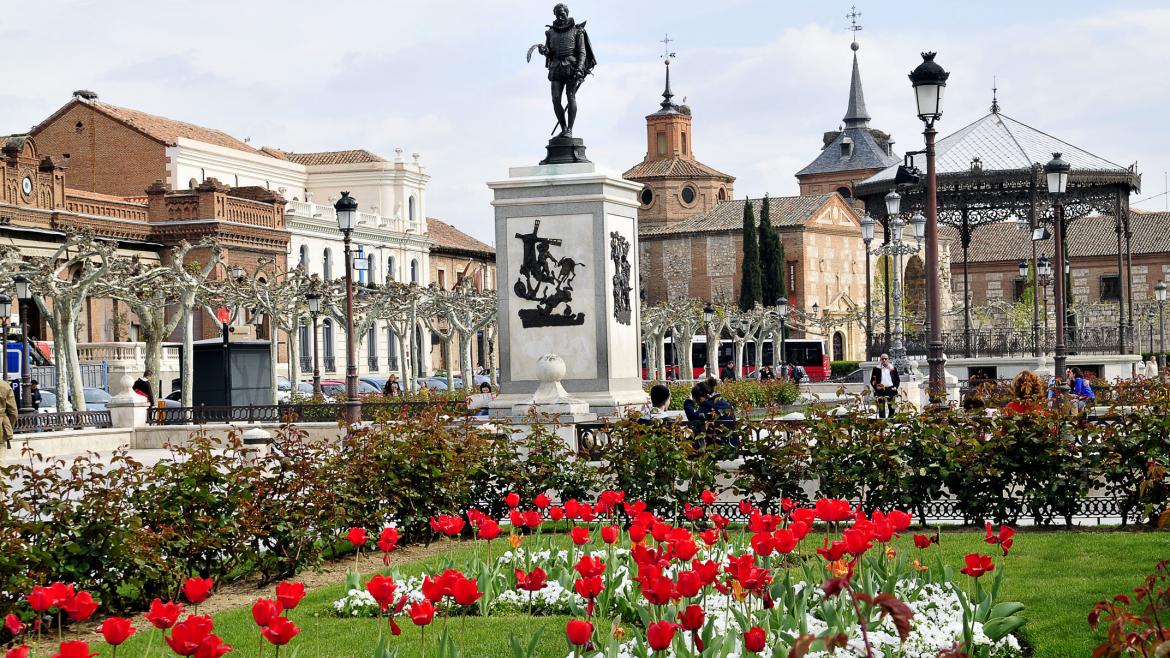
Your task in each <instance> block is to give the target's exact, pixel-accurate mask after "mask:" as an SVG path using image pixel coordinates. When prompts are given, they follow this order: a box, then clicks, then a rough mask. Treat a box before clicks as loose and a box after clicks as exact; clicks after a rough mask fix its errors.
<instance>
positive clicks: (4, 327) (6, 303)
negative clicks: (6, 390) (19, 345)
mask: <svg viewBox="0 0 1170 658" xmlns="http://www.w3.org/2000/svg"><path fill="white" fill-rule="evenodd" d="M11 315H12V298H11V297H9V296H8V295H5V294H3V293H0V332H3V333H2V335H3V336H4V342H3V346H4V347H3V355H4V362H3V363H2V364H0V369H2V375H0V376H3V378H4V379H3V381H8V318H9V317H10V316H11Z"/></svg>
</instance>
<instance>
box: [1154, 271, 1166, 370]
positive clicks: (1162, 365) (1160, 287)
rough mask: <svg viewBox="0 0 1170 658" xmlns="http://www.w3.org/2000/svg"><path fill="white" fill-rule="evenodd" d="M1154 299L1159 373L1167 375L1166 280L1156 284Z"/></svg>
mask: <svg viewBox="0 0 1170 658" xmlns="http://www.w3.org/2000/svg"><path fill="white" fill-rule="evenodd" d="M1154 299H1155V300H1157V302H1158V373H1159V374H1161V376H1162V377H1165V376H1166V313H1165V310H1166V282H1165V281H1158V283H1157V284H1156V285H1155V286H1154Z"/></svg>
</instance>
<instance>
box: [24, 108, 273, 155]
mask: <svg viewBox="0 0 1170 658" xmlns="http://www.w3.org/2000/svg"><path fill="white" fill-rule="evenodd" d="M73 103H84V104H86V105H89V106H90V107H93V108H94V109H96V110H98V111H99V112H102V113H103V114H106V115H107V116H109V117H111V118H113V119H114V120H116V121H120V122H122V123H124V124H126V125H128V126H130V127H131V128H134V129H135V130H138V131H139V132H141V133H143V134H145V135H147V136H148V137H152V138H154V139H156V140H158V141H160V142H162V143H163V144H166V145H167V146H174V145H175V144H176V143H177V142H178V139H179V138H180V137H184V138H186V139H193V140H195V141H199V142H204V143H207V144H214V145H216V146H222V147H224V148H229V149H236V150H238V151H247V152H249V153H257V152H258V150H257V149H254V148H252V147H251V146H249V145H248V144H245V143H244V142H242V141H240V140H238V139H236V138H235V137H232V136H231V135H229V134H227V133H225V132H223V131H221V130H214V129H211V128H204V127H203V126H196V125H195V124H192V123H186V122H183V121H176V120H174V119H167V118H166V117H160V116H157V115H154V114H147V113H146V112H140V111H138V110H131V109H129V108H125V107H118V106H117V105H110V104H109V103H103V102H101V101H96V100H83V99H80V98H79V99H74V100H73V101H72V102H71V103H70V104H68V105H66V106H65V108H62V110H59V111H58V112H57V113H56V114H54V115H53V116H52V117H50V118H49V119H46V122H47V121H49V120H51V119H53V118H54V117H56V116H57V114H60V112H61V111H63V110H64V109H66V108H68V107H71V106H72V104H73ZM34 132H35V129H34Z"/></svg>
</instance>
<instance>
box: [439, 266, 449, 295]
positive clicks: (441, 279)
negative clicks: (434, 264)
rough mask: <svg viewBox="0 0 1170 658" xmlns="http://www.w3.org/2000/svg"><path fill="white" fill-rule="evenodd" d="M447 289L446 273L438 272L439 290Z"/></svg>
mask: <svg viewBox="0 0 1170 658" xmlns="http://www.w3.org/2000/svg"><path fill="white" fill-rule="evenodd" d="M446 287H447V273H446V272H444V271H443V270H439V289H440V290H442V289H444V288H446Z"/></svg>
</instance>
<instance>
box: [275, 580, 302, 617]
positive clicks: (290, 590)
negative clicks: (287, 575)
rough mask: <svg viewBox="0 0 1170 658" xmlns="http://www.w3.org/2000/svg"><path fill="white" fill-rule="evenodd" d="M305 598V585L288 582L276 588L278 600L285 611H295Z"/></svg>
mask: <svg viewBox="0 0 1170 658" xmlns="http://www.w3.org/2000/svg"><path fill="white" fill-rule="evenodd" d="M303 598H305V584H304V583H290V582H288V581H287V580H286V581H284V582H282V583H280V584H279V585H277V586H276V600H277V601H280V606H281V607H282V608H284V609H285V610H293V609H295V608H296V607H297V606H298V605H299V604H300V602H301V599H303Z"/></svg>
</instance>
